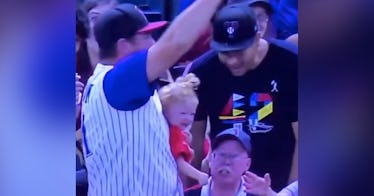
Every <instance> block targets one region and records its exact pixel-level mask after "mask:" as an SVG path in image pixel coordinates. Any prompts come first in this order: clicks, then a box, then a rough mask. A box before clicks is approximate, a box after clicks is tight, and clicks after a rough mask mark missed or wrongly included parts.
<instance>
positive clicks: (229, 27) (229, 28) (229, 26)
mask: <svg viewBox="0 0 374 196" xmlns="http://www.w3.org/2000/svg"><path fill="white" fill-rule="evenodd" d="M223 26H224V27H225V28H226V32H227V33H228V35H229V38H230V39H232V38H234V34H235V32H236V30H237V29H238V28H239V22H238V21H226V22H225V23H224V24H223Z"/></svg>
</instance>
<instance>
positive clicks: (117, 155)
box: [82, 52, 181, 196]
mask: <svg viewBox="0 0 374 196" xmlns="http://www.w3.org/2000/svg"><path fill="white" fill-rule="evenodd" d="M146 54H147V53H146V52H145V53H141V54H140V55H138V56H140V58H144V59H145V57H146ZM136 58H139V57H136ZM136 58H135V60H134V58H132V60H131V58H130V60H128V61H129V62H130V63H129V62H126V63H123V64H120V65H116V66H126V65H127V64H130V65H129V66H134V68H131V69H132V70H133V69H137V68H136V66H138V67H142V66H144V67H145V61H141V62H143V63H140V62H138V61H139V59H136ZM131 61H134V62H133V63H131ZM135 64H138V65H136V66H135ZM139 64H140V65H139ZM142 64H143V65H142ZM112 68H113V67H112V66H104V65H101V64H98V65H97V67H96V69H95V72H94V74H93V76H91V78H90V79H89V80H88V83H87V85H86V88H85V92H84V95H83V103H82V125H83V126H82V129H83V132H84V138H83V140H84V152H85V161H86V166H87V171H88V182H89V190H88V193H89V195H103V196H109V195H110V196H111V195H178V192H179V191H180V189H181V184H180V182H179V180H178V177H177V169H176V168H177V166H176V163H175V160H174V158H173V156H172V154H171V151H170V147H169V142H168V141H169V131H168V125H167V122H166V120H165V119H164V117H163V115H162V113H161V108H160V107H158V106H159V105H160V104H159V99H158V96H157V93H155V91H153V92H154V94H153V96H151V97H149V98H148V101H146V102H145V104H143V105H142V106H140V107H137V108H136V109H134V110H121V109H118V108H115V107H113V106H112V105H113V104H110V103H108V99H107V98H108V97H110V96H113V95H109V94H107V93H105V90H104V89H105V87H104V85H103V83H105V82H103V81H104V78H105V75H106V74H107V73H108V71H110V70H112ZM118 70H120V69H118ZM142 70H144V71H145V68H144V69H142ZM116 71H117V70H115V68H113V73H114V72H116ZM120 72H121V70H120ZM144 75H145V74H144ZM108 77H109V76H108ZM129 77H130V76H129ZM137 84H138V83H136V82H135V83H134V84H131V85H137ZM139 84H140V83H139ZM139 88H141V87H139ZM126 93H128V94H132V93H136V92H126Z"/></svg>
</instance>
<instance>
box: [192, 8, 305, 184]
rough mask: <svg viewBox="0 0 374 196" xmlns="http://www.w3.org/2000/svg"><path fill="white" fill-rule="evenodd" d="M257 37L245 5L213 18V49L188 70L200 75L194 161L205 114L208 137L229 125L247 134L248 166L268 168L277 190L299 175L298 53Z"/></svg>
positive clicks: (255, 169)
mask: <svg viewBox="0 0 374 196" xmlns="http://www.w3.org/2000/svg"><path fill="white" fill-rule="evenodd" d="M260 37H261V36H260V34H259V33H258V32H257V25H256V20H255V17H254V15H253V12H252V10H251V9H250V8H249V7H248V6H245V5H240V4H232V5H227V6H225V7H224V8H222V9H221V10H220V11H219V12H218V13H217V14H216V16H215V18H214V19H213V39H212V41H211V47H212V49H213V50H212V51H209V52H207V53H206V54H204V55H202V56H201V57H200V58H198V59H197V60H196V61H195V62H194V63H193V65H192V66H191V69H190V71H191V72H193V73H195V74H196V75H197V76H198V77H199V78H200V80H201V85H200V87H199V89H198V96H199V106H198V109H197V112H196V115H195V123H194V125H193V126H192V129H191V132H192V135H193V141H192V147H193V148H194V150H195V159H194V161H193V164H194V166H195V167H198V168H199V167H200V164H201V160H202V158H203V157H202V147H203V141H204V134H205V129H206V123H207V117H208V116H209V122H210V126H211V130H212V131H211V132H210V135H209V136H210V138H214V137H215V135H217V134H218V132H215V131H214V130H225V129H228V128H235V129H239V130H243V131H245V132H247V133H248V134H250V136H251V138H252V140H251V142H252V146H253V151H252V164H251V168H250V170H251V171H253V172H254V173H256V174H257V175H259V176H264V174H265V173H270V176H271V178H272V188H273V189H274V190H275V191H279V190H281V189H282V188H283V187H285V186H287V184H288V182H291V181H293V180H295V179H297V157H298V156H297V133H298V118H297V109H298V107H297V55H296V54H294V53H292V52H290V51H288V50H286V49H284V48H281V47H278V46H276V45H274V44H269V43H268V42H266V41H265V40H263V39H261V38H260Z"/></svg>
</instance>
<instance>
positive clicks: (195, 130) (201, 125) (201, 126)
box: [191, 120, 207, 169]
mask: <svg viewBox="0 0 374 196" xmlns="http://www.w3.org/2000/svg"><path fill="white" fill-rule="evenodd" d="M206 123H207V121H206V120H202V121H195V122H194V123H193V124H192V127H191V134H192V145H191V147H192V149H193V150H194V153H195V154H194V158H193V160H192V165H193V166H194V167H195V168H198V169H201V162H202V160H203V158H204V152H203V149H204V139H205V130H206Z"/></svg>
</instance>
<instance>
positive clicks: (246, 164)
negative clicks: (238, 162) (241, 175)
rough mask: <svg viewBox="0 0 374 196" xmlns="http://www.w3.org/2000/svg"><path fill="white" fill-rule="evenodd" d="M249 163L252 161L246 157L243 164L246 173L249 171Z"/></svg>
mask: <svg viewBox="0 0 374 196" xmlns="http://www.w3.org/2000/svg"><path fill="white" fill-rule="evenodd" d="M251 163H252V159H251V158H249V157H248V158H247V159H246V163H245V169H246V171H247V170H249V168H250V167H251Z"/></svg>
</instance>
